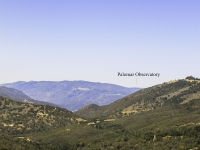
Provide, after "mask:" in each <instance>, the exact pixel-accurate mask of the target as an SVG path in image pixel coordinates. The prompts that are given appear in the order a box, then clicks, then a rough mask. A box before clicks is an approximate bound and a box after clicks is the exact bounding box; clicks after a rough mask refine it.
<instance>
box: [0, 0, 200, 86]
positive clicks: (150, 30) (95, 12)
mask: <svg viewBox="0 0 200 150" xmlns="http://www.w3.org/2000/svg"><path fill="white" fill-rule="evenodd" d="M199 17H200V1H199V0H192V1H189V0H162V1H161V0H123V1H122V0H58V1H56V0H42V1H41V0H28V1H27V0H9V1H8V0H0V69H1V71H0V73H1V75H0V83H11V82H16V81H32V80H33V81H63V80H70V81H74V80H84V81H91V82H102V83H112V84H117V85H122V86H126V87H143V88H145V87H149V86H153V85H156V84H161V83H164V82H167V81H170V80H174V79H183V78H185V77H187V76H190V75H192V76H194V77H198V78H200V71H199V62H200V59H199V58H200V18H199ZM118 72H121V73H122V72H124V73H136V72H141V73H160V76H159V77H155V76H154V77H141V76H140V77H139V76H138V77H136V76H129V77H127V76H118ZM136 80H137V82H136Z"/></svg>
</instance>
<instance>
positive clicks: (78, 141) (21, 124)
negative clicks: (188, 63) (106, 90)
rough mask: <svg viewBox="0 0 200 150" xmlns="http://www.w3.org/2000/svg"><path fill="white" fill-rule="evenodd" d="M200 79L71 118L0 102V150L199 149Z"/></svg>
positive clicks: (31, 106) (45, 109)
mask: <svg viewBox="0 0 200 150" xmlns="http://www.w3.org/2000/svg"><path fill="white" fill-rule="evenodd" d="M199 145H200V79H198V78H194V77H191V76H190V77H187V78H185V79H179V80H171V81H169V82H165V83H162V84H158V85H155V86H152V87H149V88H145V89H142V90H140V91H137V92H135V93H132V94H130V95H128V96H125V97H123V98H121V99H119V100H117V101H114V102H112V103H111V104H108V105H104V106H98V105H97V104H89V105H88V106H86V107H84V108H82V109H80V110H78V111H76V112H75V113H72V112H70V111H68V110H66V109H62V108H59V107H55V106H45V105H34V104H30V103H24V102H17V101H14V100H11V99H9V98H5V97H0V149H6V150H26V149H29V150H55V149H58V150H66V149H68V150H75V149H77V150H92V149H95V150H110V149H113V150H115V149H116V150H117V149H120V150H129V149H130V150H131V149H133V150H136V149H137V150H155V149H164V150H165V149H166V150H168V149H169V150H188V149H190V150H198V149H200V146H199Z"/></svg>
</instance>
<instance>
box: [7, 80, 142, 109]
mask: <svg viewBox="0 0 200 150" xmlns="http://www.w3.org/2000/svg"><path fill="white" fill-rule="evenodd" d="M4 86H6V87H10V88H15V89H17V90H20V91H23V92H24V93H25V94H27V95H28V96H29V97H31V98H33V99H35V100H41V101H45V102H50V103H54V104H56V105H58V106H60V107H63V108H66V109H68V110H71V111H74V110H79V109H80V108H82V107H84V106H87V105H88V104H91V103H94V104H97V105H100V106H101V105H106V104H110V103H112V102H114V101H115V100H118V99H120V98H122V97H125V96H127V95H129V94H131V93H134V92H136V91H138V90H140V88H126V87H122V86H118V85H114V84H106V83H94V82H86V81H61V82H50V81H40V82H36V81H31V82H22V81H21V82H15V83H9V84H4Z"/></svg>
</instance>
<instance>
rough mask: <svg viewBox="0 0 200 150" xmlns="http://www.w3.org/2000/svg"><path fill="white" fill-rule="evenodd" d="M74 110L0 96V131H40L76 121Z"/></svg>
mask: <svg viewBox="0 0 200 150" xmlns="http://www.w3.org/2000/svg"><path fill="white" fill-rule="evenodd" d="M76 118H78V117H77V116H76V115H75V114H73V113H72V112H70V111H68V110H66V109H62V108H59V107H53V106H48V105H34V104H31V103H23V102H18V101H14V100H11V99H8V98H5V97H0V132H2V133H7V134H19V133H30V132H39V131H44V130H48V129H52V128H58V127H62V126H67V125H70V124H73V123H76V122H77V121H76Z"/></svg>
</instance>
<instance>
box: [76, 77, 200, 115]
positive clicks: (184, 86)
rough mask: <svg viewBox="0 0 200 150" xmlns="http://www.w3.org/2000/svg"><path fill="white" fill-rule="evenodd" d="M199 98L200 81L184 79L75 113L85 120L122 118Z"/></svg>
mask: <svg viewBox="0 0 200 150" xmlns="http://www.w3.org/2000/svg"><path fill="white" fill-rule="evenodd" d="M198 98H200V80H198V79H182V80H174V81H169V82H167V83H163V84H159V85H155V86H152V87H149V88H146V89H143V90H140V91H138V92H136V93H133V94H131V95H129V96H126V97H124V98H122V99H119V100H117V101H115V102H113V103H111V104H110V105H105V106H99V107H86V108H84V109H81V110H79V111H77V112H75V113H76V114H77V115H80V116H82V117H85V118H93V117H99V116H107V117H109V116H110V117H111V116H112V117H120V116H124V115H129V114H131V113H139V112H141V111H149V110H154V109H156V108H158V107H162V106H163V105H171V104H183V103H187V102H189V101H191V100H193V99H198Z"/></svg>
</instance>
